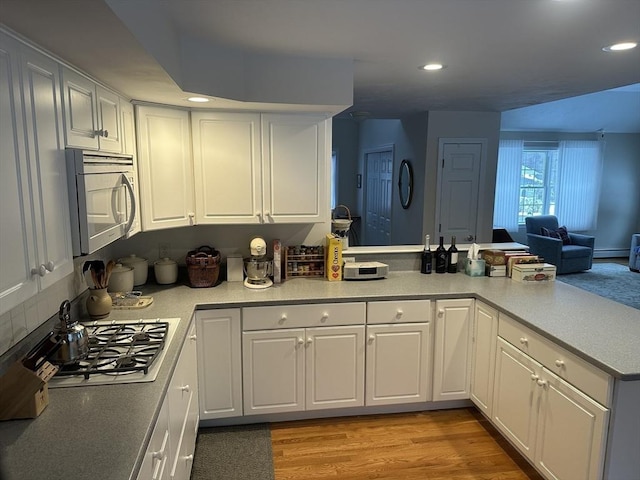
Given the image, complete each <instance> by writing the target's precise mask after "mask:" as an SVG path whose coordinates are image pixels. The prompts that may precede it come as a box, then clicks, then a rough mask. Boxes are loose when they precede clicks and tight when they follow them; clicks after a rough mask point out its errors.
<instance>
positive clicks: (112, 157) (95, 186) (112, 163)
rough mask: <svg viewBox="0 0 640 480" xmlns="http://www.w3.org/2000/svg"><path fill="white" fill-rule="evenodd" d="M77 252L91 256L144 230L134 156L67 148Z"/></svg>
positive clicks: (74, 241) (74, 248)
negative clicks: (119, 240)
mask: <svg viewBox="0 0 640 480" xmlns="http://www.w3.org/2000/svg"><path fill="white" fill-rule="evenodd" d="M66 158H67V178H68V182H67V183H68V185H69V201H70V207H71V208H70V211H71V238H72V242H73V255H74V256H80V255H88V254H90V253H93V252H95V251H97V250H99V249H100V248H102V247H104V246H106V245H108V244H110V243H112V242H114V241H116V240H118V239H120V238H129V237H131V236H132V235H134V234H136V233H138V232H139V231H140V220H139V217H140V216H139V209H138V202H137V200H138V194H137V178H136V173H135V169H134V164H133V157H132V156H130V155H117V154H104V153H100V152H91V151H87V150H80V149H75V148H68V149H67V150H66Z"/></svg>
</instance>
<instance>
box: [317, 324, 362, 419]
mask: <svg viewBox="0 0 640 480" xmlns="http://www.w3.org/2000/svg"><path fill="white" fill-rule="evenodd" d="M305 333H306V338H307V339H306V345H305V347H306V359H305V360H306V387H307V388H306V402H305V404H306V410H320V409H323V408H335V407H360V406H362V405H364V326H353V327H351V326H349V327H331V328H329V327H321V328H308V329H307V330H306V332H305Z"/></svg>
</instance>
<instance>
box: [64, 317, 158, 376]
mask: <svg viewBox="0 0 640 480" xmlns="http://www.w3.org/2000/svg"><path fill="white" fill-rule="evenodd" d="M86 328H87V332H88V335H89V353H88V355H87V357H86V358H84V359H82V360H80V361H78V362H76V363H73V364H70V365H63V366H62V367H61V368H60V370H59V371H58V373H57V374H56V376H70V375H75V376H84V378H85V379H89V377H90V376H91V375H96V374H101V375H126V374H129V373H134V372H143V373H144V374H145V375H146V374H147V372H148V371H149V367H150V366H151V365H152V364H153V362H154V360H155V359H156V357H157V356H158V355H159V353H160V352H161V351H162V349H163V348H164V344H165V339H166V337H167V333H168V331H169V323H167V322H136V323H113V324H104V325H89V326H86Z"/></svg>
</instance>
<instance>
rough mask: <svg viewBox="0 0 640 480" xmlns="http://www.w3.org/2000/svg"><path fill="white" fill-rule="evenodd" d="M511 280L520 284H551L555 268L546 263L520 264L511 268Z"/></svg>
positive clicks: (553, 279)
mask: <svg viewBox="0 0 640 480" xmlns="http://www.w3.org/2000/svg"><path fill="white" fill-rule="evenodd" d="M511 278H512V279H513V280H515V281H516V282H522V283H541V282H553V281H555V279H556V266H555V265H550V264H548V263H520V264H517V265H514V266H513V272H512V274H511Z"/></svg>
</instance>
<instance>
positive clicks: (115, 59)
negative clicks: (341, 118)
mask: <svg viewBox="0 0 640 480" xmlns="http://www.w3.org/2000/svg"><path fill="white" fill-rule="evenodd" d="M107 1H108V3H109V4H110V5H111V6H113V7H114V10H112V9H111V8H110V7H109V6H108V5H107V3H105V1H103V0H56V1H51V0H2V1H1V2H0V18H1V19H2V22H3V23H4V24H6V25H7V26H9V27H10V28H11V29H13V30H15V31H16V32H18V33H20V34H22V35H24V36H26V37H27V38H30V39H32V40H34V41H35V42H36V43H38V44H40V45H42V46H43V47H45V48H46V49H48V50H50V51H52V52H53V53H55V54H56V55H58V56H60V57H62V58H64V59H65V60H67V61H69V62H71V63H72V64H74V65H76V66H77V67H79V68H80V69H82V70H84V71H86V72H88V73H89V74H91V75H93V76H95V77H97V78H99V79H101V80H102V81H103V82H105V83H106V84H108V85H110V86H112V87H113V88H115V89H117V90H119V91H120V92H122V93H123V94H125V95H127V96H129V97H131V98H133V99H136V100H144V101H151V102H160V103H171V104H176V105H184V104H185V101H184V97H185V94H184V92H182V91H181V89H180V88H179V87H178V85H177V84H178V83H181V82H180V80H181V79H180V78H177V76H176V75H175V72H174V77H176V80H177V81H174V78H172V77H171V76H170V75H169V74H168V73H167V71H173V70H172V69H171V68H169V65H167V64H166V63H164V61H165V59H164V58H163V55H162V53H163V52H164V50H162V51H160V50H159V49H158V48H157V47H158V46H159V45H161V46H162V47H163V49H165V50H167V51H168V50H171V49H172V48H173V46H176V48H177V45H173V43H179V42H180V41H181V39H183V38H187V37H188V38H190V39H192V40H193V39H197V41H198V42H199V45H200V46H204V47H205V48H206V46H210V48H211V50H212V51H213V50H214V49H219V48H224V49H229V51H238V52H248V53H251V54H258V55H272V56H283V57H284V56H297V57H305V58H310V59H340V60H349V61H353V77H354V80H353V83H354V86H353V106H352V107H351V108H349V109H348V110H347V112H351V111H366V112H370V115H371V116H372V117H375V118H399V117H402V116H404V115H407V114H411V113H416V112H424V111H428V110H461V111H465V110H469V111H499V112H507V113H503V128H504V129H523V130H540V129H542V130H550V131H553V130H557V131H563V130H564V131H566V130H570V131H596V130H599V129H604V130H605V131H607V132H640V90H639V89H638V88H635V89H632V88H631V89H623V91H616V92H606V93H603V94H601V95H603V96H601V95H600V94H598V95H595V94H593V93H594V92H600V91H603V90H608V89H612V88H616V87H622V86H628V85H632V84H639V83H640V48H636V49H634V50H631V51H627V52H620V53H606V52H603V51H602V47H604V46H606V45H609V44H612V43H616V42H620V41H632V40H633V41H636V42H640V0H606V1H605V0H564V1H563V0H209V1H206V0H135V3H134V2H131V3H129V4H128V5H127V7H128V8H132V7H131V6H132V5H135V7H134V8H137V9H138V12H137V14H138V19H140V18H141V19H142V20H143V22H142V23H139V25H138V26H136V27H135V28H134V31H133V32H132V31H130V30H129V29H128V28H127V27H126V26H125V24H126V25H128V26H129V28H131V26H132V25H134V23H135V22H131V18H124V15H123V13H122V12H123V11H122V9H121V8H118V7H119V6H122V5H124V4H125V3H126V2H127V0H107ZM114 11H118V12H119V14H120V16H121V17H122V19H121V18H120V17H118V16H117V15H116V14H115V13H114ZM160 22H162V23H166V25H163V27H167V25H168V26H169V27H170V31H171V32H172V34H173V35H172V36H170V37H167V35H163V36H160V34H161V33H163V32H166V31H167V30H166V29H163V28H160V26H161V25H160ZM154 35H156V37H157V38H156V40H157V42H156V43H155V44H154V45H155V47H156V48H148V49H145V48H144V47H143V45H147V46H149V45H150V44H149V43H148V42H149V39H154ZM145 40H146V41H145ZM172 42H173V43H172ZM148 50H152V51H154V55H155V56H154V55H152V54H151V53H149V51H148ZM205 51H206V50H205ZM158 59H159V60H158ZM431 61H437V62H440V63H443V64H444V65H445V68H444V69H443V70H441V71H439V72H424V71H421V70H420V69H419V68H418V67H419V66H420V65H422V64H425V63H427V62H431ZM203 62H206V58H203ZM161 63H164V65H165V67H163V66H162V65H161ZM199 93H208V94H212V93H211V92H199ZM586 94H591V95H586ZM212 95H213V96H215V95H214V94H212ZM575 97H579V98H575ZM567 98H571V100H566V101H561V102H558V100H561V99H567ZM581 100H587V102H586V103H585V102H583V101H581ZM234 105H235V106H246V105H242V104H241V102H237V101H228V100H223V99H219V100H217V101H216V102H213V103H210V104H208V105H207V106H208V107H209V108H211V107H219V106H222V107H232V108H233V107H234ZM531 106H534V107H531ZM524 107H529V108H524Z"/></svg>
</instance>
